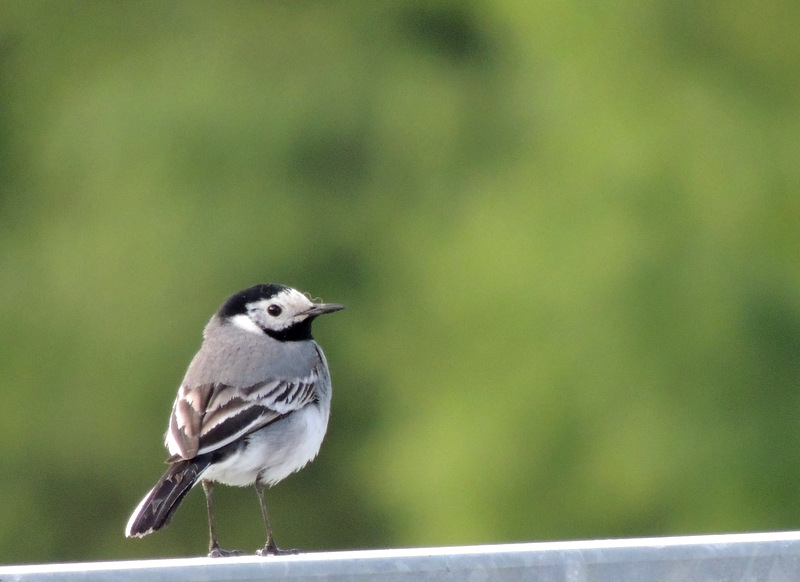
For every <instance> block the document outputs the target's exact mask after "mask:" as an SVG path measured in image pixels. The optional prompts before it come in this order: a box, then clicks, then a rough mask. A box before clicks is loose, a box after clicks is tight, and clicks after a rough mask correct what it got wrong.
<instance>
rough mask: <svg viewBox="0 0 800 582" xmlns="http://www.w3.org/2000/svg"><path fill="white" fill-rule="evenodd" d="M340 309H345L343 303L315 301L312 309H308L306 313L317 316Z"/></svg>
mask: <svg viewBox="0 0 800 582" xmlns="http://www.w3.org/2000/svg"><path fill="white" fill-rule="evenodd" d="M340 309H344V305H342V304H341V303H315V304H314V306H313V307H312V308H311V309H309V310H308V311H306V315H310V316H312V317H316V316H317V315H323V314H325V313H333V312H334V311H339V310H340Z"/></svg>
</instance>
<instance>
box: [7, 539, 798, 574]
mask: <svg viewBox="0 0 800 582" xmlns="http://www.w3.org/2000/svg"><path fill="white" fill-rule="evenodd" d="M275 578H282V579H287V580H291V581H293V582H297V581H311V580H314V581H317V582H322V581H330V582H333V581H336V582H339V581H341V582H344V581H366V580H377V581H379V582H406V581H409V580H453V581H455V580H458V581H461V580H490V581H491V580H503V581H504V582H508V581H514V580H537V581H541V582H628V581H631V582H633V581H635V582H655V581H669V582H680V581H684V580H685V581H687V582H690V581H691V582H697V581H715V582H716V581H725V582H740V581H741V582H745V581H746V582H751V581H752V582H756V581H763V582H783V581H787V582H789V581H791V582H796V581H798V580H800V532H779V533H757V534H727V535H711V536H691V537H669V538H642V539H622V540H600V541H572V542H542V543H526V544H507V545H494V546H462V547H450V548H417V549H393V550H362V551H347V552H330V553H310V554H300V555H296V556H280V557H268V558H259V557H256V556H249V557H242V558H220V559H210V558H189V559H170V560H145V561H136V562H91V563H82V564H78V563H75V564H44V565H29V566H5V567H0V581H2V582H10V581H13V580H21V581H28V582H30V581H40V580H41V581H52V582H56V581H58V582H62V581H69V582H72V581H78V580H80V581H84V582H90V581H100V580H104V581H106V580H108V581H112V582H119V581H128V580H152V581H158V582H171V581H181V582H184V581H193V580H221V581H225V580H236V581H240V582H241V581H246V580H266V579H275Z"/></svg>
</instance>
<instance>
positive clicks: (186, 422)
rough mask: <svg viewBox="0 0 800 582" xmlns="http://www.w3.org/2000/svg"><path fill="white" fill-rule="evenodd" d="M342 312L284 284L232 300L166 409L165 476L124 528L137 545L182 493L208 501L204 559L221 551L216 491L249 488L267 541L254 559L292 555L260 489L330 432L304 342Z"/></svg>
mask: <svg viewBox="0 0 800 582" xmlns="http://www.w3.org/2000/svg"><path fill="white" fill-rule="evenodd" d="M340 309H344V305H341V304H338V303H316V302H314V301H312V300H311V299H309V298H308V297H307V296H306V295H305V294H303V293H301V292H300V291H298V290H296V289H293V288H292V287H288V286H286V285H281V284H276V283H263V284H259V285H254V286H252V287H250V288H248V289H244V290H243V291H239V292H238V293H235V294H233V295H232V296H231V297H229V298H228V299H227V300H226V301H225V302H224V303H223V304H222V306H221V307H220V308H219V310H218V311H217V312H216V313H215V314H214V315H213V316H212V317H211V320H210V321H209V322H208V324H207V325H206V327H205V329H204V330H203V342H202V344H201V346H200V349H199V351H198V352H197V354H196V355H195V356H194V358H193V359H192V361H191V363H190V364H189V368H188V369H187V371H186V375H185V376H184V378H183V381H182V382H181V384H180V387H179V388H178V394H177V396H176V398H175V402H174V404H173V406H172V413H171V415H170V417H169V424H168V429H167V432H166V436H165V445H166V447H167V450H168V451H169V454H170V457H169V458H168V459H167V461H166V462H167V465H168V467H167V470H166V471H165V472H164V474H163V475H162V477H161V478H160V479H159V480H158V482H157V483H156V484H155V486H154V487H153V488H152V489H151V490H150V491H149V492H148V493H147V495H145V496H144V498H143V499H142V501H141V502H140V503H139V505H138V506H137V507H136V509H135V510H134V511H133V513H132V514H131V517H130V519H129V520H128V523H127V525H126V527H125V536H126V537H143V536H145V535H148V534H150V533H152V532H155V531H157V530H159V529H161V528H162V527H164V526H165V525H167V523H169V521H170V519H171V518H172V515H173V514H174V513H175V510H176V509H177V508H178V506H179V505H180V503H181V501H182V500H183V498H184V496H185V495H186V494H187V493H188V492H189V490H190V489H191V488H192V487H194V486H195V485H197V484H198V483H201V484H202V487H203V491H204V492H205V496H206V509H207V514H208V529H209V544H208V552H209V553H208V555H209V557H214V558H216V557H225V556H238V555H242V552H241V551H238V550H224V549H222V548H221V547H220V545H219V542H218V541H217V535H216V531H215V527H214V507H213V490H214V484H215V483H220V484H223V485H230V486H240V487H245V486H253V487H255V490H256V493H257V495H258V499H259V504H260V506H261V516H262V519H263V521H264V527H265V529H266V535H267V541H266V544H265V545H264V547H263V548H262V549H260V550H258V551H257V552H256V553H257V554H258V555H260V556H267V555H279V554H284V553H296V551H295V550H281V549H279V548H278V546H277V545H276V543H275V538H274V537H273V534H272V526H271V524H270V520H269V514H268V512H267V505H266V501H265V499H264V490H265V489H266V488H267V487H271V486H272V485H275V484H276V483H278V482H279V481H282V480H283V479H285V478H286V477H288V476H289V475H290V474H292V473H294V472H296V471H299V470H300V469H302V468H303V467H305V466H306V465H307V464H308V463H309V462H310V461H311V460H313V459H314V458H315V457H316V456H317V453H318V452H319V449H320V446H321V445H322V440H323V438H324V436H325V432H326V430H327V426H328V419H329V417H330V405H331V376H330V372H329V370H328V363H327V360H326V359H325V355H324V354H323V352H322V349H321V348H320V346H319V345H318V344H317V343H316V342H315V341H314V338H313V337H312V335H311V324H312V322H313V321H314V319H315V318H316V317H318V316H320V315H324V314H326V313H333V312H335V311H339V310H340Z"/></svg>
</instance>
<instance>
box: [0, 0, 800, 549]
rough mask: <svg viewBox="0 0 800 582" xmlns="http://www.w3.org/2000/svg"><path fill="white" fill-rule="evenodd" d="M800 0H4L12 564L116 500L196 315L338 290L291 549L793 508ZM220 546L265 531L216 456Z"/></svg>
mask: <svg viewBox="0 0 800 582" xmlns="http://www.w3.org/2000/svg"><path fill="white" fill-rule="evenodd" d="M798 30H800V4H799V3H797V2H796V1H793V0H792V1H789V0H783V1H782V0H767V1H766V2H753V1H748V0H732V1H727V2H722V1H718V0H711V1H703V2H695V1H691V2H690V1H685V0H677V1H676V0H669V1H667V0H656V1H644V2H643V1H641V0H637V1H624V0H623V1H619V2H606V3H603V2H558V1H549V2H548V1H540V2H527V1H514V0H494V1H491V2H489V1H485V2H477V1H474V2H469V1H467V2H463V1H458V2H455V1H454V2H441V1H434V2H422V1H419V2H415V1H400V2H383V1H375V2H337V1H333V2H244V1H242V2H216V3H215V2H194V1H192V2H189V1H178V2H170V3H162V2H135V3H122V2H118V3H117V2H99V1H91V2H74V1H64V2H56V1H49V2H42V1H33V0H30V1H28V0H25V1H22V0H7V1H3V2H2V3H0V394H1V395H2V406H0V445H1V446H2V454H1V455H0V563H22V562H47V561H74V560H107V559H108V560H110V559H133V558H144V557H158V556H183V555H188V556H191V555H200V554H203V553H204V552H205V551H206V543H207V542H206V530H205V508H204V502H203V495H202V493H201V492H200V491H193V492H192V493H191V494H190V495H189V496H188V497H187V499H186V501H185V502H184V506H183V507H181V510H180V511H179V512H178V514H177V515H176V517H175V519H174V520H173V523H172V524H171V525H170V526H169V527H168V528H167V529H165V530H164V531H162V532H159V533H157V534H155V535H152V536H149V537H148V538H145V539H143V540H126V539H124V538H123V536H122V531H123V527H124V524H125V521H126V520H127V518H128V515H129V513H130V511H131V510H132V509H133V508H134V506H135V505H136V503H137V502H138V501H139V499H140V498H141V496H142V495H143V494H144V493H145V492H146V491H147V490H148V489H149V488H150V487H151V486H152V484H153V483H154V482H155V480H156V479H157V477H158V476H159V475H160V473H161V471H162V469H163V465H162V464H161V463H162V461H163V459H164V458H165V457H166V451H165V450H164V448H163V444H162V436H163V433H164V430H165V428H166V421H167V416H168V413H169V408H170V406H171V403H172V400H173V397H174V394H175V391H176V389H177V385H178V383H179V381H180V379H181V377H182V374H183V372H184V371H185V367H186V365H187V364H188V362H189V360H190V358H191V357H192V355H193V354H194V352H195V350H196V349H197V347H198V346H199V343H200V332H201V330H202V327H203V325H205V323H206V321H207V320H208V318H209V317H210V315H211V314H212V313H213V312H214V310H215V309H216V308H217V307H218V306H219V305H220V304H221V303H222V301H224V299H225V298H226V297H227V296H228V295H230V294H231V293H233V292H234V291H236V290H238V289H241V288H244V287H246V286H249V285H251V284H254V283H257V282H267V281H274V282H282V283H286V284H290V285H293V286H295V287H298V288H300V289H301V290H304V291H308V292H309V293H310V294H311V295H313V296H317V297H321V298H323V299H324V300H327V301H338V302H342V303H345V304H346V305H347V307H348V309H347V310H346V311H344V312H342V313H341V314H336V315H334V316H331V317H330V318H325V319H323V320H321V321H319V322H318V323H317V325H316V337H317V339H318V341H319V342H320V343H321V344H322V345H323V347H324V348H325V350H326V353H327V355H328V360H329V362H330V366H331V370H332V375H333V379H334V400H333V413H332V419H331V425H330V428H329V432H328V436H327V438H326V441H325V443H324V445H323V447H322V451H321V454H320V456H319V458H318V459H317V460H316V461H315V462H314V463H313V464H312V465H310V466H309V467H307V468H306V469H305V470H303V471H302V472H301V473H298V474H297V475H294V476H292V477H290V478H289V479H287V480H286V481H284V482H283V483H281V484H280V485H278V486H277V487H275V488H274V489H272V490H271V491H270V492H269V494H268V500H269V503H270V506H271V510H272V514H273V522H274V526H275V529H276V536H277V540H278V543H279V544H280V545H282V546H285V547H299V548H303V549H306V550H323V549H324V550H334V549H345V548H374V547H388V546H420V545H453V544H479V543H500V542H514V541H533V540H552V539H576V538H597V537H616V536H647V535H669V534H691V533H702V532H729V531H746V530H772V529H791V528H795V527H798V526H800V458H798V454H797V448H798V444H800V418H799V417H800V392H798V381H799V380H800V67H799V66H798V64H799V63H800V34H798ZM218 513H219V516H218V522H219V523H218V527H219V533H220V538H221V541H222V543H223V545H224V546H227V547H238V548H240V549H244V550H247V551H253V550H255V549H256V548H257V547H260V545H262V544H263V532H262V526H261V522H260V514H259V510H258V503H257V500H256V496H255V494H254V493H253V492H252V490H239V489H224V490H222V489H220V491H219V494H218Z"/></svg>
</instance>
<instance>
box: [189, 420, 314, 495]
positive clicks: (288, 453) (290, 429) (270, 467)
mask: <svg viewBox="0 0 800 582" xmlns="http://www.w3.org/2000/svg"><path fill="white" fill-rule="evenodd" d="M327 428H328V412H327V411H323V410H321V409H320V407H319V406H318V405H317V404H309V405H307V406H305V407H304V408H302V409H301V410H298V411H297V412H294V413H292V414H291V415H289V416H288V417H286V418H284V419H283V420H279V421H278V422H275V423H273V424H271V425H269V426H267V427H265V428H262V429H261V430H258V431H256V432H254V433H251V434H250V435H248V436H247V437H245V439H246V441H247V446H245V447H243V448H242V449H240V450H239V452H237V453H234V454H233V455H231V456H230V457H228V458H227V459H225V460H224V461H221V462H219V463H214V464H213V465H211V466H210V467H209V468H208V469H207V470H206V471H205V472H204V473H203V475H202V477H201V479H203V480H207V481H215V482H217V483H223V484H225V485H235V486H240V487H242V486H246V485H253V484H254V483H255V482H256V479H258V480H259V481H260V482H262V483H264V484H266V485H274V484H275V483H277V482H278V481H281V480H283V479H285V478H286V477H288V476H289V475H291V474H292V473H294V472H295V471H299V470H300V469H302V468H303V467H305V466H306V465H307V464H308V462H309V461H311V460H312V459H313V458H314V457H316V456H317V453H318V452H319V448H320V446H321V445H322V439H323V437H324V436H325V431H326V429H327Z"/></svg>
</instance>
